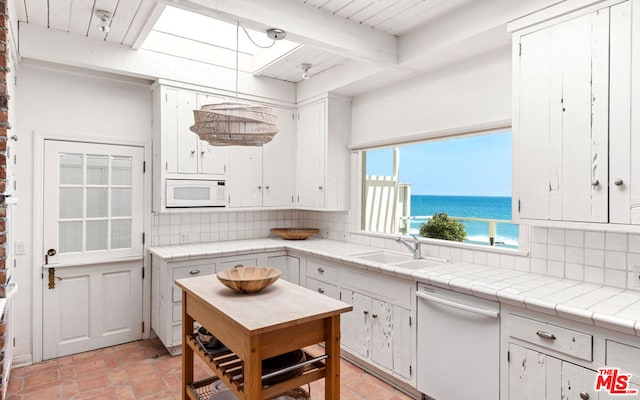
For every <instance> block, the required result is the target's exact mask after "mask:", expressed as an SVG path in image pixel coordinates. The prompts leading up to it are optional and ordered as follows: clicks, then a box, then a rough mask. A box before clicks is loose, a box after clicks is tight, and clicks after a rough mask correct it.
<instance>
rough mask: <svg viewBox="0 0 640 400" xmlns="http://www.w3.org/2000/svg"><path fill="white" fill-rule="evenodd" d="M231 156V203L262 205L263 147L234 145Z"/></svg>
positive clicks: (234, 205)
mask: <svg viewBox="0 0 640 400" xmlns="http://www.w3.org/2000/svg"><path fill="white" fill-rule="evenodd" d="M229 157H230V165H229V196H230V198H229V205H230V206H231V207H260V206H262V191H263V188H262V147H253V146H234V147H232V148H231V149H230V150H229Z"/></svg>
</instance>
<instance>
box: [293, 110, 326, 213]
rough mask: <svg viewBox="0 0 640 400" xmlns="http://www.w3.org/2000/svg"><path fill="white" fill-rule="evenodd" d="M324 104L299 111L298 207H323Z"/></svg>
mask: <svg viewBox="0 0 640 400" xmlns="http://www.w3.org/2000/svg"><path fill="white" fill-rule="evenodd" d="M326 129H327V128H326V102H325V101H322V102H318V103H313V104H309V105H307V106H304V107H301V108H300V109H299V110H298V129H297V138H298V140H297V171H298V174H297V190H298V205H299V206H300V207H313V208H322V207H324V189H325V187H324V186H325V182H324V178H325V136H326Z"/></svg>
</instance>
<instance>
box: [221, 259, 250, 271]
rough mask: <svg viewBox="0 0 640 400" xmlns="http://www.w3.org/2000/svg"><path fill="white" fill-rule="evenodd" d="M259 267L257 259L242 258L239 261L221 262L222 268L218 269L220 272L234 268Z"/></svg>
mask: <svg viewBox="0 0 640 400" xmlns="http://www.w3.org/2000/svg"><path fill="white" fill-rule="evenodd" d="M257 265H258V258H257V257H247V258H241V259H238V260H232V261H225V262H221V263H220V268H218V271H224V270H225V269H229V268H234V267H255V266H257Z"/></svg>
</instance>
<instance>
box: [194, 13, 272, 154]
mask: <svg viewBox="0 0 640 400" xmlns="http://www.w3.org/2000/svg"><path fill="white" fill-rule="evenodd" d="M239 29H240V23H239V22H238V23H237V25H236V101H235V103H219V104H206V105H203V106H202V107H200V109H199V110H193V115H194V121H195V122H194V124H193V126H191V127H190V128H189V129H191V131H192V132H195V133H196V134H197V135H198V136H199V137H200V139H202V140H204V141H206V142H207V143H209V144H210V145H212V146H262V145H263V144H265V143H269V142H270V141H271V140H272V139H273V137H274V136H275V135H276V133H278V128H277V127H276V121H277V119H278V117H277V116H276V115H274V114H273V113H272V111H271V108H270V107H264V106H252V105H249V104H242V103H238V52H239V48H238V47H239V40H238V35H239Z"/></svg>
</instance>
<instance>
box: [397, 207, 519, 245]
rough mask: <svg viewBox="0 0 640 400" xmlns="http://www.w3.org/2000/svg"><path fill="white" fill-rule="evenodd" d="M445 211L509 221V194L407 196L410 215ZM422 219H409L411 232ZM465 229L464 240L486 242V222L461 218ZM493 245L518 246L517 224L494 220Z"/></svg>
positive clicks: (413, 231)
mask: <svg viewBox="0 0 640 400" xmlns="http://www.w3.org/2000/svg"><path fill="white" fill-rule="evenodd" d="M440 212H446V213H447V214H449V216H451V217H474V218H488V219H501V220H509V221H510V220H511V197H479V196H427V195H412V196H411V216H430V215H433V214H435V213H440ZM424 222H426V220H424V219H422V220H412V221H411V225H410V232H411V233H416V234H417V233H418V232H419V231H420V225H422V224H423V223H424ZM461 222H462V223H463V224H464V226H465V228H466V231H467V240H465V242H468V243H476V244H489V223H488V222H479V221H461ZM495 245H496V246H500V247H509V248H517V247H518V225H515V224H508V223H498V224H497V226H496V238H495Z"/></svg>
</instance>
